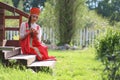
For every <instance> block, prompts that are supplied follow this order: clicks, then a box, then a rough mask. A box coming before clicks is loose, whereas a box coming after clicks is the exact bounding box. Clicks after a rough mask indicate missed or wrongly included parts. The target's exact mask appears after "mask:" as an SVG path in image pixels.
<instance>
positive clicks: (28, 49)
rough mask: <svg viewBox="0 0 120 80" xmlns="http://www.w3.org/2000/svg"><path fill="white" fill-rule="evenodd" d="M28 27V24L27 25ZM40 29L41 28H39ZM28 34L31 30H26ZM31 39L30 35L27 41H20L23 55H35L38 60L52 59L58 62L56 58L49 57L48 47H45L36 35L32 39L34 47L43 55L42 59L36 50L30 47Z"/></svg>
mask: <svg viewBox="0 0 120 80" xmlns="http://www.w3.org/2000/svg"><path fill="white" fill-rule="evenodd" d="M26 27H27V24H26ZM38 29H39V28H38ZM26 32H29V30H26ZM30 38H31V36H30V35H28V36H26V38H25V39H23V40H20V46H21V49H22V52H23V54H34V55H36V57H37V60H47V59H51V60H56V59H55V57H53V56H48V51H47V47H46V46H43V45H42V44H41V43H40V42H39V41H38V39H37V37H36V36H35V35H34V36H33V37H32V39H33V40H32V46H33V47H36V48H37V49H38V50H39V52H40V54H41V55H42V58H41V57H40V56H39V54H38V53H37V52H36V51H35V49H34V48H33V47H31V46H30Z"/></svg>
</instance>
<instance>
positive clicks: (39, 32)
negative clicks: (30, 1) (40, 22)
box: [37, 27, 42, 42]
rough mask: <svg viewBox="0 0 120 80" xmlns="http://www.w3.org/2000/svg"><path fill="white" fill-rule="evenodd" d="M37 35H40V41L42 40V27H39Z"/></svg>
mask: <svg viewBox="0 0 120 80" xmlns="http://www.w3.org/2000/svg"><path fill="white" fill-rule="evenodd" d="M37 37H38V39H39V41H40V42H41V38H42V28H41V27H40V28H39V31H38V36H37Z"/></svg>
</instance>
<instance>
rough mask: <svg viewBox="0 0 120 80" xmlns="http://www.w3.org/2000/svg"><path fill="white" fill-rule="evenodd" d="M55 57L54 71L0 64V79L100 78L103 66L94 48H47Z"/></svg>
mask: <svg viewBox="0 0 120 80" xmlns="http://www.w3.org/2000/svg"><path fill="white" fill-rule="evenodd" d="M49 55H54V56H56V57H57V63H56V66H55V68H54V69H53V71H54V73H53V74H50V73H47V72H41V71H39V72H38V73H33V72H32V71H31V70H30V69H23V70H21V69H19V68H17V67H16V66H15V67H12V68H11V67H3V66H2V65H1V64H0V80H102V79H101V72H102V69H103V66H102V64H101V62H100V61H98V60H96V59H95V53H94V49H91V48H90V49H84V50H68V51H66V50H63V51H59V50H49Z"/></svg>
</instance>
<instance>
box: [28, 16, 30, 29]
mask: <svg viewBox="0 0 120 80" xmlns="http://www.w3.org/2000/svg"><path fill="white" fill-rule="evenodd" d="M28 27H29V28H31V15H30V17H29V19H28Z"/></svg>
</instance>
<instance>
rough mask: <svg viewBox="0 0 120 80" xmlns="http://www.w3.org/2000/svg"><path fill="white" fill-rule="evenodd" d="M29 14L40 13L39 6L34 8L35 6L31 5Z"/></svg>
mask: <svg viewBox="0 0 120 80" xmlns="http://www.w3.org/2000/svg"><path fill="white" fill-rule="evenodd" d="M30 14H36V15H39V14H40V9H39V8H36V7H33V8H32V9H31V10H30Z"/></svg>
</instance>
